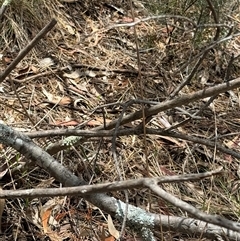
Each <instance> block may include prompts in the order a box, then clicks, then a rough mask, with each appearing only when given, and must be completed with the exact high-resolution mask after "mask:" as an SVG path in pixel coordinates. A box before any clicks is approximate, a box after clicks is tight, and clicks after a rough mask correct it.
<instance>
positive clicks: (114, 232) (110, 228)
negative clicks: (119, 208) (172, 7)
mask: <svg viewBox="0 0 240 241" xmlns="http://www.w3.org/2000/svg"><path fill="white" fill-rule="evenodd" d="M108 231H109V233H110V234H111V235H112V236H113V237H114V238H116V239H118V238H119V232H118V231H117V229H116V228H115V226H114V224H113V221H112V218H111V216H110V215H109V214H108ZM109 241H110V240H109Z"/></svg>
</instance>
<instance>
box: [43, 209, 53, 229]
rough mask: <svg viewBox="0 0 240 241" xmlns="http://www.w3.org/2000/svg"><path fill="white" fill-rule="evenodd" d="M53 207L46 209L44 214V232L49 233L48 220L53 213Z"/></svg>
mask: <svg viewBox="0 0 240 241" xmlns="http://www.w3.org/2000/svg"><path fill="white" fill-rule="evenodd" d="M52 209H53V207H50V208H48V209H46V210H45V211H43V212H42V216H41V219H42V226H43V232H44V233H47V232H48V231H49V228H48V220H49V218H50V215H51V212H52Z"/></svg>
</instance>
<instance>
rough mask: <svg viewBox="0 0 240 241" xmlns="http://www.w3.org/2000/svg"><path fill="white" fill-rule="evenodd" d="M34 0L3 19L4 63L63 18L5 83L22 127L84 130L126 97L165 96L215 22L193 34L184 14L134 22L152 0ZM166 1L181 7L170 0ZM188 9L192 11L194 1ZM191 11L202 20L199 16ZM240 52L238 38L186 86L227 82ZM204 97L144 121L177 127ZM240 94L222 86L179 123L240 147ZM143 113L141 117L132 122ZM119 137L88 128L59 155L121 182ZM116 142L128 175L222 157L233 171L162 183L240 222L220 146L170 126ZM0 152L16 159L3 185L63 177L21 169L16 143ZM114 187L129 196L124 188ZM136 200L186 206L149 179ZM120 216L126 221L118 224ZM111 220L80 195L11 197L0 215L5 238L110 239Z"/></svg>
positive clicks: (81, 170) (7, 101)
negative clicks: (91, 133) (95, 134)
mask: <svg viewBox="0 0 240 241" xmlns="http://www.w3.org/2000/svg"><path fill="white" fill-rule="evenodd" d="M169 2H171V1H169ZM176 2H178V1H176ZM32 4H33V5H32ZM34 4H35V1H28V3H26V1H16V2H15V1H13V2H12V3H11V4H10V6H9V8H8V9H7V11H6V12H5V15H4V16H3V20H2V22H1V32H2V36H1V37H0V40H1V42H0V45H1V57H2V59H4V61H2V62H1V63H0V70H1V71H3V70H4V69H5V68H6V65H9V64H10V63H11V62H12V60H13V59H14V58H15V57H16V56H17V54H18V53H19V51H20V50H21V49H23V48H24V47H26V45H27V44H28V43H29V42H30V40H31V39H32V38H34V37H35V36H36V34H37V33H38V32H39V31H40V30H41V28H43V27H44V26H45V25H46V24H47V23H48V22H49V21H50V20H51V18H53V17H54V18H55V19H56V20H57V25H56V27H55V28H54V29H53V30H51V31H50V32H49V33H48V35H47V36H46V37H45V38H44V39H42V40H41V41H40V43H39V44H37V45H36V46H35V48H34V49H33V50H32V51H31V52H30V53H29V54H28V55H27V57H25V58H24V59H23V60H22V61H21V62H20V63H19V64H18V65H17V67H16V68H15V69H14V70H13V71H12V73H11V78H7V79H6V80H4V82H3V83H1V84H0V91H1V98H0V108H1V121H3V123H5V124H7V125H9V126H11V127H12V128H14V129H16V130H19V131H23V132H30V131H34V130H52V129H65V128H75V127H78V128H80V129H86V130H87V129H91V128H93V127H97V126H99V125H102V124H104V123H108V122H110V121H111V120H113V119H116V118H118V117H119V116H120V114H121V111H122V105H119V103H125V102H127V101H129V100H132V99H145V100H148V101H152V102H162V101H164V100H166V99H168V98H169V96H170V95H171V93H173V91H174V90H175V89H176V88H177V86H179V84H180V83H181V82H182V81H183V79H184V76H186V75H188V74H189V73H188V72H187V71H189V72H190V69H192V68H193V66H194V65H195V64H196V60H197V57H196V58H195V56H197V55H198V54H199V53H200V52H201V50H202V49H203V48H204V46H206V45H207V43H210V39H211V38H212V35H213V34H212V32H211V31H213V30H212V29H210V30H211V31H210V30H209V29H208V30H206V31H205V32H204V31H202V32H201V34H199V35H195V38H194V39H193V30H192V28H191V24H190V23H189V26H187V24H186V22H184V23H183V22H181V20H180V19H179V20H173V19H168V20H166V19H150V20H146V21H142V22H140V23H139V24H136V28H135V30H136V32H135V30H134V28H133V27H131V26H130V23H131V22H132V21H133V20H134V21H138V20H139V19H142V18H145V17H149V16H153V15H156V13H157V12H158V9H157V8H158V6H157V5H156V2H155V1H149V2H148V3H146V4H145V5H141V4H140V2H139V1H134V2H133V6H132V8H131V7H130V6H129V4H128V1H126V2H125V1H122V2H121V3H119V2H117V1H115V2H114V1H112V2H111V4H110V3H106V2H104V1H83V2H82V1H81V2H80V1H79V2H78V1H64V0H63V1H57V0H51V1H41V3H38V5H34ZM169 9H170V10H172V11H174V8H173V7H169ZM160 10H161V9H160V7H159V11H160ZM239 10H240V8H239V6H238V8H236V9H234V10H233V11H232V12H231V14H230V16H229V21H230V18H231V21H232V22H233V23H234V24H235V25H234V31H237V30H239V29H240V24H239V23H240V16H239ZM176 11H177V10H176ZM187 13H189V15H188V17H191V14H192V13H191V8H190V10H189V12H187ZM237 13H238V15H237ZM133 15H134V16H135V19H133ZM192 18H193V20H194V21H196V19H194V15H193V14H192ZM118 24H123V26H120V25H118ZM239 53H240V37H238V38H237V37H236V38H234V39H230V40H229V41H228V42H223V43H222V44H219V45H217V46H216V47H215V48H213V50H212V51H210V52H209V53H208V55H207V57H206V58H205V59H204V61H203V62H202V63H201V65H200V66H199V68H198V71H197V72H196V74H195V77H194V78H193V80H192V81H191V83H189V84H188V85H186V86H185V87H184V88H183V89H182V90H181V92H180V93H179V95H182V94H189V93H192V92H194V91H197V90H201V89H203V88H205V87H207V86H214V85H215V84H219V83H223V81H224V79H225V77H226V72H227V70H228V66H229V62H230V59H231V57H232V56H234V57H236V56H238V55H239ZM139 69H140V70H141V71H140V74H139ZM239 75H240V66H239V62H237V61H235V62H234V63H233V64H232V65H231V73H230V78H231V79H234V78H237V77H239ZM15 90H16V91H15ZM16 92H17V93H18V94H17V95H16ZM19 99H21V102H20V101H19ZM206 101H207V100H206V99H204V100H202V101H199V102H194V103H191V104H189V105H187V106H184V107H182V108H175V109H170V110H168V111H166V112H162V113H158V114H157V115H155V116H154V117H153V118H152V119H151V120H150V121H149V123H147V126H150V127H155V128H168V127H170V126H173V125H175V124H177V123H180V122H181V121H183V120H186V119H187V117H189V115H190V114H191V113H195V111H196V110H198V109H199V108H200V106H202V105H203V104H204V103H205V102H206ZM239 104H240V103H239V93H238V91H237V90H235V91H229V92H227V93H224V94H221V95H219V96H218V97H217V98H216V99H215V100H214V102H213V103H212V104H211V105H210V106H209V107H207V108H206V109H205V110H204V111H203V112H202V113H201V114H200V116H199V118H191V119H190V120H189V121H187V122H186V123H185V124H184V125H181V126H180V127H179V128H178V130H179V131H181V133H185V134H188V135H191V136H195V137H200V138H208V139H209V140H214V138H215V139H217V140H218V141H219V142H220V143H222V144H223V145H224V146H226V147H228V148H233V149H234V150H235V151H238V150H240V147H239V145H238V143H239V141H240V135H239V128H240V112H239ZM140 109H141V105H140V104H135V105H132V106H130V107H129V108H128V109H127V110H126V113H132V112H134V111H136V110H140ZM140 123H141V121H134V122H131V123H128V124H126V125H125V127H133V126H136V125H138V124H140ZM60 139H61V137H57V136H56V137H54V138H53V137H47V138H39V139H38V138H35V139H34V141H35V142H36V143H38V144H39V145H41V146H42V147H44V148H46V147H47V146H48V145H49V144H51V143H54V142H55V141H57V140H60ZM111 145H112V142H111V138H105V137H104V138H101V139H99V138H90V139H88V141H87V142H85V143H82V144H81V145H79V146H75V147H72V148H71V149H69V150H65V151H61V152H59V153H57V154H55V157H56V158H57V159H58V160H59V161H61V162H62V163H63V164H64V166H66V167H68V168H69V169H70V170H71V171H72V172H73V173H75V174H76V175H78V176H81V177H83V178H84V179H85V180H86V181H89V183H92V184H94V183H102V182H112V181H116V180H119V176H118V173H117V170H116V166H115V163H114V161H113V157H112V151H111ZM116 145H117V154H118V159H119V160H120V163H121V164H120V168H121V170H122V175H123V176H124V179H137V178H140V177H147V176H149V177H155V176H162V175H178V174H187V173H200V172H204V171H209V170H215V169H216V168H218V167H219V166H222V167H224V170H226V172H225V175H221V176H216V177H214V178H212V179H206V180H202V181H198V182H188V183H181V184H179V183H178V184H165V185H163V188H164V189H165V190H166V191H168V192H170V193H171V194H173V195H175V196H176V197H178V198H180V199H181V200H184V201H186V202H188V203H190V204H192V205H193V206H195V207H197V208H199V209H200V210H202V211H205V212H207V213H211V214H220V215H222V216H224V217H226V218H229V219H231V220H234V221H237V220H239V217H240V214H239V210H240V204H239V200H240V192H239V175H238V172H237V170H238V169H239V160H238V159H237V158H235V157H232V156H231V155H229V154H226V153H223V152H219V151H218V150H217V149H216V148H209V147H207V146H204V145H201V144H198V143H193V142H189V141H186V140H181V139H177V138H173V137H168V136H157V135H147V136H146V137H144V135H139V136H134V135H131V136H122V137H118V138H117V142H116ZM1 159H2V160H3V162H4V165H3V166H6V165H7V166H8V168H9V173H8V174H7V175H6V176H4V178H3V180H2V186H3V189H27V188H38V187H46V188H49V187H59V186H60V184H59V183H58V182H56V181H55V180H54V179H53V178H52V177H51V176H50V175H49V174H48V173H47V172H46V171H44V170H43V169H41V168H39V167H37V166H31V165H26V167H25V168H24V169H23V168H21V169H17V166H18V165H20V164H22V163H25V162H26V161H28V160H26V159H25V158H24V157H22V156H19V155H18V154H16V152H15V151H14V150H13V149H11V148H6V147H1ZM12 170H14V171H12ZM110 195H113V196H114V197H116V198H119V199H121V200H123V201H124V200H125V197H124V194H123V193H122V192H113V193H111V194H110ZM129 202H130V203H131V204H133V205H135V206H138V207H141V208H143V209H146V210H148V211H151V212H153V213H161V214H165V215H177V216H187V214H186V213H185V212H184V211H181V210H179V208H176V207H173V206H172V205H170V204H168V203H167V202H165V201H163V200H161V199H160V198H158V197H157V196H156V195H153V194H152V193H151V192H150V191H147V190H146V189H140V190H130V191H129ZM49 211H51V215H50V221H49V222H48V223H46V222H44V221H43V217H44V216H45V215H48V212H49ZM113 221H114V225H115V228H116V229H117V230H120V229H121V224H120V223H117V222H115V220H113ZM108 222H109V221H108V217H107V214H106V213H103V212H101V210H99V209H98V208H96V207H94V206H92V205H91V204H90V203H88V202H86V201H84V200H83V199H81V198H78V197H59V198H41V199H33V200H26V199H12V200H6V206H5V209H4V212H3V217H2V230H3V235H2V236H4V239H1V237H0V240H102V239H101V238H100V237H101V234H102V233H104V232H106V233H107V234H108ZM46 230H48V232H45V231H46ZM49 230H51V232H49ZM54 235H55V236H54ZM107 236H108V235H107ZM54 237H55V239H54ZM163 237H164V240H201V239H194V237H189V236H188V235H184V234H180V233H171V232H166V233H164V234H163ZM111 240H114V238H113V237H112V236H111V235H109V238H108V239H107V238H106V239H105V241H111ZM124 240H127V241H130V240H141V237H139V235H138V234H136V233H133V232H132V231H131V230H130V229H129V228H126V232H125V235H124ZM159 240H161V239H160V238H159ZM202 240H206V239H202Z"/></svg>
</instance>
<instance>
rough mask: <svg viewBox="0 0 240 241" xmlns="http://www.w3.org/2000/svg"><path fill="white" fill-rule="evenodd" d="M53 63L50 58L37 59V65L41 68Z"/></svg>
mask: <svg viewBox="0 0 240 241" xmlns="http://www.w3.org/2000/svg"><path fill="white" fill-rule="evenodd" d="M52 65H54V62H53V60H52V59H51V58H44V59H41V60H40V61H39V66H40V67H41V68H47V67H50V66H52Z"/></svg>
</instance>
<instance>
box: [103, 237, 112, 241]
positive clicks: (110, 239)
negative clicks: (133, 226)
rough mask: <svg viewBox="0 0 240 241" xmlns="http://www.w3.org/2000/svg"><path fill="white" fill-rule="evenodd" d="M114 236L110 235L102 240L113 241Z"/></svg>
mask: <svg viewBox="0 0 240 241" xmlns="http://www.w3.org/2000/svg"><path fill="white" fill-rule="evenodd" d="M114 240H115V238H114V237H113V236H110V237H108V238H105V239H104V241H114Z"/></svg>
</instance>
